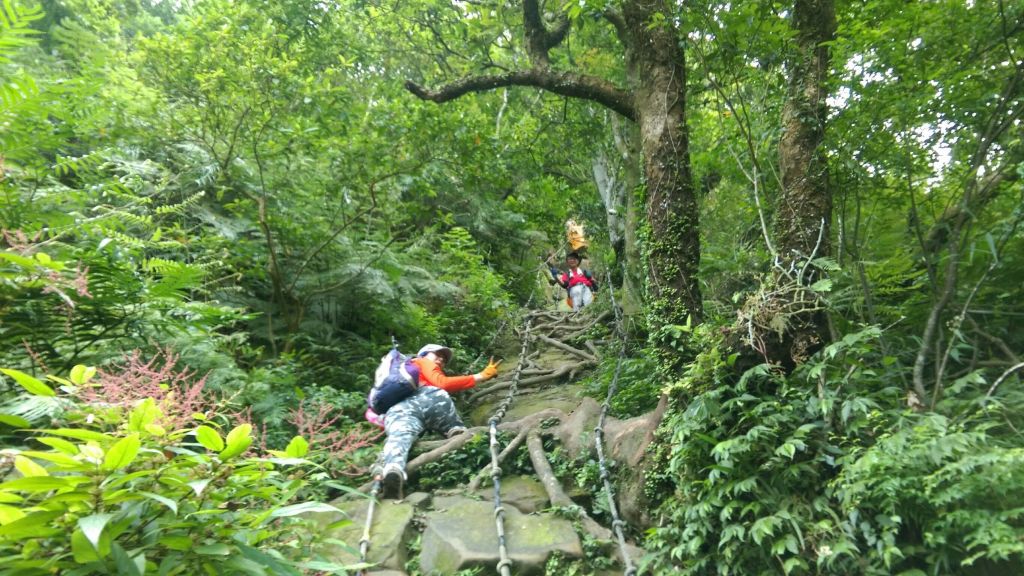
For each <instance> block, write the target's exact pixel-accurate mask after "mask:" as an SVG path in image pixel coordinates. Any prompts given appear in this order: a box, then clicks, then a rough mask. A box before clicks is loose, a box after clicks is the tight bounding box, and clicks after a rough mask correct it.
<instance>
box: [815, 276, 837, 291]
mask: <svg viewBox="0 0 1024 576" xmlns="http://www.w3.org/2000/svg"><path fill="white" fill-rule="evenodd" d="M811 290H813V291H815V292H830V291H831V290H832V280H830V279H828V278H822V279H821V280H818V281H817V282H815V283H814V284H811Z"/></svg>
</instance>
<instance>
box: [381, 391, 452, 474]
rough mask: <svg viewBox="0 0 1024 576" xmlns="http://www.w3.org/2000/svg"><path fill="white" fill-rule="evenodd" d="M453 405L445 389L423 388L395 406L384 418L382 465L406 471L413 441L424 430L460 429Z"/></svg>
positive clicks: (446, 430)
mask: <svg viewBox="0 0 1024 576" xmlns="http://www.w3.org/2000/svg"><path fill="white" fill-rule="evenodd" d="M462 425H463V424H462V419H461V418H459V413H458V412H457V411H456V410H455V403H454V402H452V398H451V396H449V395H448V393H447V392H445V391H444V390H442V389H440V388H437V387H435V386H423V387H421V388H420V389H419V390H417V391H416V393H415V394H413V395H412V396H410V397H408V398H406V399H405V400H402V401H401V402H399V403H398V404H395V405H394V406H392V407H391V409H390V410H388V413H387V415H386V416H385V418H384V430H385V431H387V433H388V439H387V442H385V443H384V455H383V460H382V462H381V463H380V464H381V466H387V465H388V464H391V463H396V464H398V465H399V466H401V467H402V469H403V470H404V469H405V461H406V459H407V458H408V457H409V450H410V449H411V448H412V445H413V442H415V441H416V439H417V438H419V435H420V434H422V433H423V431H424V430H432V431H434V432H439V433H441V434H444V433H446V432H448V430H450V429H451V428H453V427H455V426H462Z"/></svg>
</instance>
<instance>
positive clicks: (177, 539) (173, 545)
mask: <svg viewBox="0 0 1024 576" xmlns="http://www.w3.org/2000/svg"><path fill="white" fill-rule="evenodd" d="M159 542H160V544H162V545H163V546H166V547H168V548H170V549H171V550H181V551H184V550H191V549H192V538H191V537H189V536H182V535H178V534H170V535H167V536H161V537H160V539H159Z"/></svg>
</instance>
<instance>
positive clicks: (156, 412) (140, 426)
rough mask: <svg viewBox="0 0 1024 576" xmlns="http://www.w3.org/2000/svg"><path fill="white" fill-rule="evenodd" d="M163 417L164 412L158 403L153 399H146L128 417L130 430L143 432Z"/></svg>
mask: <svg viewBox="0 0 1024 576" xmlns="http://www.w3.org/2000/svg"><path fill="white" fill-rule="evenodd" d="M161 416H163V411H162V410H160V408H159V407H158V406H157V405H156V402H154V401H153V399H152V398H146V399H145V400H143V401H142V402H140V403H139V405H138V406H136V407H135V409H133V410H132V412H131V414H129V415H128V430H130V431H132V432H143V431H145V430H146V427H147V426H149V425H150V424H152V423H153V422H154V421H156V419H157V418H159V417H161Z"/></svg>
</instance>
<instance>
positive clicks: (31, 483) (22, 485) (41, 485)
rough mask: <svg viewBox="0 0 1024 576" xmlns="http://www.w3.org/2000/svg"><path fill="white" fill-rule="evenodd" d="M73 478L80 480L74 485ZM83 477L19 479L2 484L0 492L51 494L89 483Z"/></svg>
mask: <svg viewBox="0 0 1024 576" xmlns="http://www.w3.org/2000/svg"><path fill="white" fill-rule="evenodd" d="M72 478H74V479H75V480H78V482H76V483H72ZM87 480H88V479H87V478H84V477H82V476H73V477H72V476H56V477H55V476H36V477H32V478H18V479H17V480H9V481H7V482H4V483H3V484H0V490H7V491H17V492H49V491H50V490H57V489H59V488H68V487H71V486H75V485H77V484H81V483H82V482H85V481H87Z"/></svg>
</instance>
